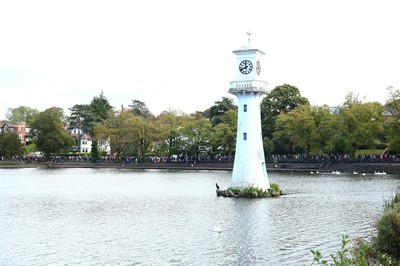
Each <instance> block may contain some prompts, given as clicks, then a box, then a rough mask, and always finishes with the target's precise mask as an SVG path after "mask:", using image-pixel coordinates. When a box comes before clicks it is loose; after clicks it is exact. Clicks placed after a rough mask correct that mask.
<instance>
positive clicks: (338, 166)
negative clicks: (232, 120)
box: [0, 161, 400, 174]
mask: <svg viewBox="0 0 400 266" xmlns="http://www.w3.org/2000/svg"><path fill="white" fill-rule="evenodd" d="M36 167H48V168H128V169H182V170H191V169H192V170H232V169H233V163H222V162H221V163H208V162H201V163H178V162H169V163H167V162H161V163H147V162H146V163H125V162H100V163H91V162H71V161H66V162H30V163H26V162H16V161H13V162H9V161H1V162H0V168H36ZM267 171H268V172H270V171H288V172H295V171H300V172H317V171H318V172H325V173H327V172H340V173H360V174H361V173H369V174H371V173H377V174H380V173H387V174H400V163H392V162H335V161H334V162H332V161H328V162H317V163H297V162H292V163H287V162H285V163H279V162H278V163H267Z"/></svg>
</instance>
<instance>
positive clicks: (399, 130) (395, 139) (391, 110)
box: [385, 87, 400, 153]
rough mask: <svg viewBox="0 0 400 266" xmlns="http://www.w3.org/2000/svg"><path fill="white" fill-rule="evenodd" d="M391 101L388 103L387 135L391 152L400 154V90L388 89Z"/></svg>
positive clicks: (386, 108)
mask: <svg viewBox="0 0 400 266" xmlns="http://www.w3.org/2000/svg"><path fill="white" fill-rule="evenodd" d="M387 90H388V93H389V99H388V100H387V101H386V105H385V110H386V112H387V113H386V115H385V120H386V121H385V133H386V138H387V140H388V141H389V145H388V146H389V152H391V153H400V90H395V89H394V88H393V87H388V88H387Z"/></svg>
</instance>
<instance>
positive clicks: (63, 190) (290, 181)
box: [0, 169, 400, 265]
mask: <svg viewBox="0 0 400 266" xmlns="http://www.w3.org/2000/svg"><path fill="white" fill-rule="evenodd" d="M230 177H231V171H184V170H180V171H170V170H128V169H119V170H118V169H117V170H116V169H0V232H1V241H0V265H309V264H310V263H311V262H312V259H313V256H312V254H311V253H310V250H311V249H318V250H321V251H323V254H324V255H326V256H327V257H328V255H329V254H330V253H332V252H334V251H336V250H338V249H339V245H340V241H341V236H342V235H344V234H347V235H349V236H351V237H356V236H366V237H368V236H371V235H372V234H374V232H375V231H374V223H375V222H376V220H377V218H378V217H379V216H380V213H381V211H382V206H383V203H384V200H388V199H390V198H391V197H392V196H393V195H394V193H395V191H396V187H398V186H400V178H399V176H392V175H373V174H371V175H365V176H361V175H334V174H314V175H311V174H308V173H278V172H269V179H270V181H274V182H277V183H278V184H279V185H280V186H281V188H282V189H283V190H284V192H285V193H286V195H284V196H281V197H279V198H270V199H244V198H242V199H233V198H222V197H217V196H216V191H215V183H216V182H218V184H219V185H220V186H221V187H222V188H227V187H229V183H230ZM215 227H219V228H221V230H222V231H221V232H216V231H215V230H214V229H215Z"/></svg>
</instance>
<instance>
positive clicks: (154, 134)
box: [135, 116, 160, 161]
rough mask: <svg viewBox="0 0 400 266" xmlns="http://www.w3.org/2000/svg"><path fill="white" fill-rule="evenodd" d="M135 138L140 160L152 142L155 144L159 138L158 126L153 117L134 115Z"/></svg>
mask: <svg viewBox="0 0 400 266" xmlns="http://www.w3.org/2000/svg"><path fill="white" fill-rule="evenodd" d="M135 135H136V137H135V140H136V145H137V147H138V151H139V154H138V155H139V158H140V161H143V159H144V158H145V156H146V153H147V151H148V150H149V148H150V147H151V145H152V144H155V142H156V141H157V140H159V138H160V128H159V127H158V124H157V122H156V120H155V119H147V120H146V119H144V118H143V117H139V116H136V117H135Z"/></svg>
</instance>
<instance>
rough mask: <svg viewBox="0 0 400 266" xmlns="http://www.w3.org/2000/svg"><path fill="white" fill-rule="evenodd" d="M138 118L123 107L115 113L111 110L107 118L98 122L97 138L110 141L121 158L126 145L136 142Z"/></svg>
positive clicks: (95, 130)
mask: <svg viewBox="0 0 400 266" xmlns="http://www.w3.org/2000/svg"><path fill="white" fill-rule="evenodd" d="M137 119H138V118H137V117H136V116H135V115H134V114H133V113H132V112H131V111H129V110H126V109H123V108H122V109H121V110H120V111H118V112H115V113H114V112H110V114H109V116H108V118H107V119H105V120H103V121H102V122H99V123H97V124H96V126H95V129H94V132H95V136H96V139H95V140H96V141H100V142H109V143H110V145H111V147H112V148H113V150H114V152H115V153H116V157H117V158H119V157H120V156H122V155H124V151H125V149H126V147H127V146H128V145H129V144H133V143H134V142H135V138H136V135H135V129H136V126H137V124H138V121H137Z"/></svg>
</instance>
